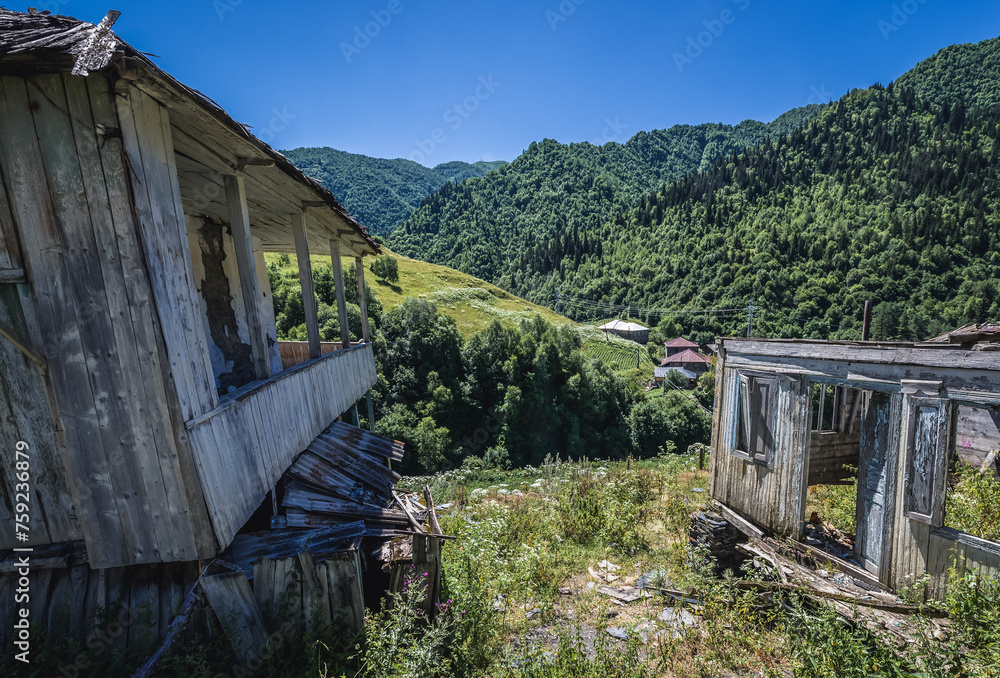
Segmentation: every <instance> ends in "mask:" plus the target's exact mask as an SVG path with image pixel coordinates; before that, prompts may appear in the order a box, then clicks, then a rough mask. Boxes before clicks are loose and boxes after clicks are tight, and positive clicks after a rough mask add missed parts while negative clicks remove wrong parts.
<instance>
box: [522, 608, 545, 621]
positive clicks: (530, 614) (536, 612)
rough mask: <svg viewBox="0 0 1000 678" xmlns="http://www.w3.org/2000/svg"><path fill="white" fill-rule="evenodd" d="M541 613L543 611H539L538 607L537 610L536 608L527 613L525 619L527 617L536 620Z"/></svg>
mask: <svg viewBox="0 0 1000 678" xmlns="http://www.w3.org/2000/svg"><path fill="white" fill-rule="evenodd" d="M541 612H542V611H541V610H539V609H538V608H537V607H536V608H534V609H531V610H528V611H527V612H525V613H524V617H525V619H534V618H535V617H537V616H538V615H539V614H541Z"/></svg>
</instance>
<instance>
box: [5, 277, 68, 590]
mask: <svg viewBox="0 0 1000 678" xmlns="http://www.w3.org/2000/svg"><path fill="white" fill-rule="evenodd" d="M30 294H31V292H30V290H29V289H28V286H27V285H14V284H4V283H0V325H3V326H4V327H7V328H9V329H11V330H12V331H14V332H15V333H17V335H18V338H19V340H20V341H21V343H23V344H26V345H28V346H32V345H38V344H39V343H40V339H39V330H38V325H37V321H36V319H35V317H34V312H33V311H34V307H33V303H32V301H31V296H30ZM18 441H24V442H26V443H28V445H30V449H29V450H28V454H29V455H30V462H31V471H32V480H31V483H30V489H31V492H30V501H29V502H28V505H29V507H30V509H31V522H30V524H29V527H30V528H31V532H30V536H31V542H30V544H31V545H34V544H48V543H53V542H61V541H76V540H77V539H82V538H83V533H82V532H81V531H80V525H79V523H78V522H77V520H76V511H75V508H74V506H73V498H72V496H71V495H70V493H68V492H67V491H66V487H67V480H66V472H65V470H64V468H63V463H62V456H61V454H60V451H59V444H58V441H57V439H56V430H55V422H54V421H53V412H52V408H51V407H50V402H49V394H48V383H47V381H46V378H45V372H44V371H43V370H42V368H41V367H39V366H38V365H36V364H35V363H34V362H32V361H31V360H30V359H29V358H27V357H26V356H25V355H24V354H23V353H21V352H20V351H19V350H18V349H16V348H15V347H14V346H12V345H11V344H10V343H9V342H7V341H5V340H4V339H2V338H0V450H3V451H4V453H5V456H4V463H3V464H2V465H0V525H9V526H11V527H10V529H5V530H2V531H0V550H3V549H9V548H15V547H17V546H23V544H20V543H18V541H17V539H16V537H15V533H14V529H13V525H14V517H13V507H14V505H15V501H14V499H15V496H14V495H15V491H14V490H15V486H16V485H17V479H16V478H15V475H14V474H15V467H14V457H13V450H14V449H15V448H14V446H15V445H16V444H17V442H18ZM2 602H4V603H6V602H7V600H6V599H4V600H3V601H2Z"/></svg>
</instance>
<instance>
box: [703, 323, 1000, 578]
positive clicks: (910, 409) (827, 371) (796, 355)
mask: <svg viewBox="0 0 1000 678" xmlns="http://www.w3.org/2000/svg"><path fill="white" fill-rule="evenodd" d="M720 348H721V351H720V353H721V355H723V356H724V357H725V359H724V361H723V362H722V365H720V373H719V377H718V382H717V390H716V398H717V404H716V412H715V414H714V422H713V447H712V480H711V482H712V484H711V488H712V490H711V492H712V496H714V497H716V498H717V499H719V500H720V501H722V502H723V503H725V504H727V505H728V506H730V507H731V508H734V509H736V510H738V511H739V512H741V513H743V514H744V515H746V516H747V517H749V518H751V519H752V520H754V521H755V522H757V523H759V524H760V525H762V526H764V527H767V528H769V529H771V530H773V531H775V532H777V533H778V534H779V535H788V536H795V533H796V529H795V527H796V524H789V523H788V520H790V519H792V518H794V519H795V521H796V523H797V522H798V521H801V518H802V517H801V516H800V515H793V514H792V513H791V512H789V511H788V510H787V508H783V507H782V498H783V496H791V495H793V494H794V493H795V492H796V487H795V485H794V482H793V481H792V479H791V477H790V474H789V473H788V471H787V470H786V469H783V468H781V467H780V466H779V465H778V459H777V457H776V458H775V460H774V463H772V464H771V468H763V467H761V466H760V465H755V464H752V463H751V462H747V461H745V460H742V459H740V458H739V457H735V456H734V455H732V453H731V450H730V449H728V448H727V445H728V442H727V441H729V440H730V438H731V435H732V434H731V431H732V430H733V426H734V424H735V420H734V417H735V413H736V409H737V408H736V407H735V406H734V403H733V402H732V397H733V395H734V394H735V391H734V390H733V381H734V379H735V375H738V374H739V371H751V372H773V373H776V374H781V375H788V376H790V377H793V378H800V379H802V380H803V382H804V383H805V384H806V386H808V385H809V383H810V382H811V381H821V382H823V383H827V384H839V385H846V386H850V387H852V388H861V389H869V390H875V391H881V392H884V393H888V394H890V398H891V401H890V409H889V415H888V417H889V418H888V425H889V430H888V435H887V439H888V441H889V443H890V448H889V450H888V454H887V455H886V459H885V467H886V474H887V478H888V480H890V481H891V482H887V483H886V492H887V496H886V498H885V499H886V506H885V511H886V516H887V517H888V519H887V520H886V521H885V528H884V533H883V543H882V549H883V551H882V554H881V560H882V563H881V566H880V567H877V569H878V574H879V579H880V580H881V581H882V582H883V583H885V584H887V585H888V586H891V587H893V588H897V589H898V588H900V587H903V586H906V585H909V584H912V583H913V582H915V581H919V580H920V579H921V578H922V577H924V576H925V575H927V576H929V586H928V595H930V596H931V597H934V598H941V597H942V596H943V595H944V591H945V587H946V585H947V576H948V569H949V568H950V567H951V566H953V565H954V564H955V563H956V562H957V564H958V565H959V567H960V568H965V569H968V570H973V571H980V572H983V573H987V574H1000V543H997V542H991V541H987V540H984V539H977V538H976V537H972V536H971V535H967V534H963V533H960V532H957V531H955V530H951V529H949V528H941V527H935V526H936V525H939V524H940V522H941V515H940V513H941V512H940V508H941V499H942V496H943V491H944V488H943V484H942V482H941V481H942V479H943V473H944V469H945V464H946V461H947V457H948V455H950V454H951V452H952V451H953V450H955V451H958V453H959V454H960V456H961V455H962V453H963V452H965V453H966V455H967V456H972V457H974V458H976V459H978V458H979V457H981V456H982V455H983V453H984V451H985V450H986V449H987V447H988V446H989V444H990V443H989V441H990V439H991V438H992V437H993V436H994V435H995V434H994V431H995V430H996V421H995V419H994V416H993V415H991V414H990V412H989V411H987V410H971V409H968V408H966V407H965V405H966V404H967V403H977V404H982V405H993V404H996V403H997V400H998V396H997V393H998V392H1000V361H998V360H997V359H996V357H995V356H994V355H993V354H990V353H987V352H969V351H964V350H959V349H953V348H943V347H942V348H930V347H917V346H898V347H895V346H885V347H883V346H874V345H865V346H846V345H838V344H826V343H815V344H813V343H808V342H778V341H775V342H765V341H754V340H739V339H737V340H726V341H725V342H724V343H723V344H721V345H720ZM723 365H724V368H723ZM932 406H933V407H932ZM778 407H779V416H778V422H779V423H778V427H779V430H778V431H777V432H776V435H777V438H778V439H779V440H781V439H788V438H791V437H793V436H794V435H796V433H795V429H799V430H804V429H805V428H807V421H808V418H806V417H803V418H795V417H788V416H784V414H783V412H785V411H786V410H785V407H786V406H785V405H783V404H782V402H781V400H780V399H779V405H778ZM932 410H933V411H932ZM949 411H954V412H956V413H957V415H956V416H955V417H951V416H948V413H949ZM939 413H940V414H939ZM920 414H923V416H924V417H925V418H927V417H931V415H932V414H934V416H933V417H931V418H932V419H933V421H930V422H929V423H928V422H925V425H923V426H918V425H917V422H916V421H915V419H914V418H915V417H916V416H918V415H920ZM942 415H943V416H942ZM952 424H954V425H955V426H956V429H957V431H956V436H950V434H949V431H948V428H949V426H951V425H952ZM911 430H912V431H913V436H919V435H920V434H921V433H924V434H926V435H923V436H922V437H921V440H923V443H922V444H920V445H918V446H917V448H918V449H916V450H914V452H915V453H916V454H915V456H916V463H917V466H918V467H920V468H922V469H924V471H925V473H924V475H926V482H925V483H924V484H925V485H927V486H926V487H924V489H923V490H922V491H921V490H920V487H923V486H920V485H919V483H918V487H917V491H918V493H922V496H923V499H921V501H919V502H917V505H916V506H915V509H917V510H915V511H914V512H912V513H911V512H910V510H909V509H910V503H911V502H910V496H911V493H912V492H913V491H914V490H913V488H914V483H913V482H912V481H913V480H916V479H915V478H911V474H912V471H911V463H910V460H909V457H908V447H909V442H910V438H911V435H910V434H909V432H910V431H911ZM817 435H825V434H818V433H817V432H812V433H811V436H812V437H815V436H817ZM952 438H954V442H952ZM932 439H933V440H932ZM816 442H817V444H820V441H816ZM829 442H831V446H836V445H838V444H840V443H839V442H837V441H836V439H834V438H833V437H832V436H831V440H830V441H829ZM840 442H843V443H846V442H847V441H840ZM855 444H856V443H855ZM779 448H780V450H779V454H782V453H783V451H787V448H786V447H785V445H784V444H782V443H779ZM803 449H806V447H803ZM786 461H787V462H788V463H791V464H802V463H803V461H802V460H801V459H795V458H792V459H787V458H786ZM922 462H926V463H922ZM811 464H812V460H810V459H807V458H806V459H805V463H804V466H805V467H806V469H805V472H806V474H807V477H809V478H815V477H816V476H815V475H814V474H812V472H811ZM799 481H801V476H799ZM928 483H929V485H928ZM930 485H934V487H931V486H930ZM777 488H782V489H783V492H782V491H781V490H779V489H777ZM935 488H937V489H935ZM804 489H805V488H804V486H803V487H802V488H800V490H801V491H804ZM928 493H929V496H931V497H932V499H931V501H930V502H929V503H928V502H927V501H925V500H926V498H927V496H928ZM859 500H860V498H859ZM919 511H923V513H920V512H919ZM876 522H877V521H876ZM877 529H878V525H872V529H871V531H872V532H877ZM875 536H876V537H877V534H876V535H875ZM956 559H957V560H956Z"/></svg>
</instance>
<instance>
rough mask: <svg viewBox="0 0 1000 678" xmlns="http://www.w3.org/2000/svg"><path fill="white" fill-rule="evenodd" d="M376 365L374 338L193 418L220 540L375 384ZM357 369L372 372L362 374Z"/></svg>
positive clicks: (198, 454)
mask: <svg viewBox="0 0 1000 678" xmlns="http://www.w3.org/2000/svg"><path fill="white" fill-rule="evenodd" d="M373 368H374V358H373V356H372V348H371V345H370V344H363V345H359V346H355V347H353V348H351V349H347V350H344V351H338V352H337V353H331V354H328V355H326V356H323V357H321V358H317V359H315V360H311V361H309V362H307V363H303V364H302V365H300V366H297V367H296V368H293V369H292V370H289V371H286V372H284V373H281V374H278V375H276V376H275V377H273V378H272V379H271V380H270V381H267V382H262V383H261V382H259V383H258V384H257V385H255V386H253V387H252V388H251V389H250V390H249V391H246V392H238V393H237V394H235V395H234V396H231V397H230V399H229V400H227V401H225V402H224V403H223V404H222V405H220V407H219V408H218V409H217V410H214V411H213V412H211V413H209V414H208V415H207V416H206V417H202V418H199V419H198V420H195V421H193V422H189V424H188V426H189V435H190V440H191V445H192V448H193V449H194V450H195V455H196V457H195V458H196V460H197V464H198V470H199V475H200V477H201V482H202V486H203V487H204V489H205V493H206V500H207V502H208V506H209V511H210V513H211V516H212V524H213V526H214V529H215V534H216V538H217V539H218V541H219V543H222V544H228V543H229V542H230V541H231V540H232V538H233V536H234V535H235V534H236V532H237V531H238V530H239V528H240V527H242V526H243V524H244V523H245V522H246V521H247V519H249V517H250V516H251V515H252V514H253V511H254V510H256V508H257V507H258V506H259V505H260V502H261V501H263V499H264V497H265V496H266V494H267V492H268V491H270V489H271V488H273V487H274V484H275V483H276V482H277V480H278V478H279V477H280V476H281V474H282V473H283V472H284V471H285V470H286V469H287V468H288V467H289V466H290V465H291V463H292V461H293V460H294V459H295V458H296V456H298V454H299V453H300V452H302V451H303V450H304V449H306V448H307V447H308V446H309V445H310V443H312V442H313V440H314V439H315V438H316V436H318V435H319V434H320V433H321V432H322V431H323V430H324V429H325V428H326V427H327V426H329V425H330V422H332V421H333V420H334V419H336V418H337V417H338V416H339V415H340V414H342V413H343V412H344V411H345V410H346V409H347V407H349V406H350V403H351V402H354V401H355V400H357V399H358V398H360V397H361V396H362V395H364V394H365V392H366V391H368V389H369V388H371V387H372V386H373V385H374V383H375V375H374V374H373V371H374V370H373ZM358 372H360V373H361V374H362V375H367V376H368V377H369V378H368V379H359V378H358V377H357V376H356V374H357V373H358ZM352 398H353V400H352ZM345 403H346V404H345ZM258 415H259V417H260V426H259V427H258V425H257V419H256V418H257V416H258Z"/></svg>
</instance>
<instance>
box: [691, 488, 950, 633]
mask: <svg viewBox="0 0 1000 678" xmlns="http://www.w3.org/2000/svg"><path fill="white" fill-rule="evenodd" d="M712 508H713V509H714V512H711V513H706V512H702V511H699V512H697V513H696V514H695V515H694V516H692V532H693V533H697V534H698V535H706V534H707V535H711V534H715V533H719V534H721V535H722V536H723V539H724V547H723V548H721V549H719V548H716V547H713V545H712V544H706V545H707V546H708V547H709V549H710V550H715V551H720V550H721V551H722V552H727V551H728V549H729V548H730V545H731V543H732V542H731V535H730V534H729V532H728V530H726V529H723V528H722V527H721V526H719V525H717V524H714V525H713V527H714V532H709V533H705V532H703V531H701V530H700V528H699V530H698V531H696V530H695V527H694V526H695V525H699V526H700V525H703V524H704V523H705V522H706V517H705V516H706V515H707V516H712V522H713V523H718V520H716V517H718V519H721V520H722V521H723V522H725V523H727V524H728V525H729V526H730V527H732V528H735V529H737V530H738V531H739V532H740V533H742V539H741V540H740V541H738V542H737V544H736V547H737V548H738V549H739V550H741V551H743V552H744V553H745V554H746V555H747V557H749V558H750V559H751V562H752V563H753V565H754V566H755V567H756V568H757V569H758V570H759V571H760V572H761V573H762V574H763V575H764V578H763V580H753V581H750V580H741V581H737V582H736V585H737V586H738V587H740V588H743V589H747V590H755V591H759V592H760V594H761V596H762V597H763V599H770V597H771V596H772V595H773V594H774V593H775V592H777V591H795V592H797V593H799V594H802V595H804V596H806V597H808V598H810V599H812V600H814V601H816V602H818V603H820V604H825V605H829V606H831V607H833V608H834V609H835V610H836V612H837V613H838V614H839V615H841V616H842V617H844V618H845V619H848V620H849V621H850V622H851V623H854V624H858V625H859V626H862V627H864V628H866V629H868V630H869V631H871V632H873V633H874V634H876V635H877V636H880V637H883V638H886V639H888V640H893V641H895V642H897V643H899V644H904V643H912V642H913V641H914V638H915V637H916V635H917V634H919V633H922V632H923V631H924V627H923V626H922V624H918V623H913V621H912V619H913V615H914V614H915V613H917V612H927V610H926V609H925V608H920V607H918V606H914V605H910V604H908V603H907V602H906V601H904V600H902V599H901V598H899V597H897V596H896V595H894V594H893V593H892V592H891V591H890V590H889V589H888V587H886V586H885V585H883V584H882V583H881V582H880V581H879V580H878V578H877V577H876V576H875V575H873V574H871V573H870V572H868V571H867V570H865V569H863V568H861V567H859V566H858V565H856V564H855V563H852V562H849V561H848V560H847V559H846V558H843V557H840V555H837V553H834V552H838V553H844V549H846V548H847V544H848V543H849V542H850V540H849V538H848V535H844V534H842V533H840V532H837V531H836V530H831V529H830V528H825V527H824V525H823V524H822V523H821V522H820V521H818V519H817V522H816V523H813V524H812V526H813V530H812V531H811V534H813V539H814V540H815V541H817V542H819V543H820V545H821V546H822V548H821V547H820V546H816V545H813V544H808V543H804V542H799V541H794V540H785V541H779V540H777V539H774V538H773V537H771V536H769V535H768V534H767V533H766V532H765V531H764V530H763V529H761V528H760V527H759V526H757V525H755V524H754V523H752V522H751V521H749V520H747V519H746V518H744V517H743V516H741V515H740V514H738V513H737V512H736V511H733V510H732V509H730V508H729V507H727V506H725V505H724V504H721V503H719V502H717V501H713V502H712ZM699 514H701V515H699ZM817 535H818V536H819V537H822V539H819V538H818V537H817ZM709 538H710V537H709V536H706V537H705V539H709ZM693 540H694V536H692V541H693ZM929 624H930V626H931V632H932V633H934V634H935V635H939V634H940V633H941V632H942V631H943V630H944V628H945V627H946V626H947V620H945V619H942V618H935V619H931V620H930V621H929Z"/></svg>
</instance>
